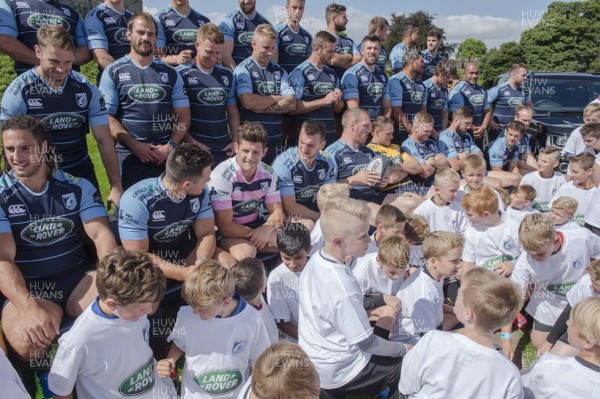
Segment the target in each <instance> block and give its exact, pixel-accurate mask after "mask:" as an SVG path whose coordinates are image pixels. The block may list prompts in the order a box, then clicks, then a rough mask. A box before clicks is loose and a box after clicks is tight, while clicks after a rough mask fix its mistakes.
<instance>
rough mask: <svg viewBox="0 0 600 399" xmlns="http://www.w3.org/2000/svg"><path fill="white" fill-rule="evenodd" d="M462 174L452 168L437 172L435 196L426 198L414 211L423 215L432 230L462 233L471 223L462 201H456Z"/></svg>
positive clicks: (434, 182) (434, 183)
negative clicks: (461, 204)
mask: <svg viewBox="0 0 600 399" xmlns="http://www.w3.org/2000/svg"><path fill="white" fill-rule="evenodd" d="M459 186H460V175H459V174H458V173H457V172H456V171H455V170H454V169H452V168H443V169H440V170H438V171H437V172H436V174H435V178H434V181H433V187H434V196H433V197H431V198H430V199H428V200H425V201H423V202H422V203H421V205H419V206H418V207H417V209H415V211H414V212H413V213H414V214H415V215H419V216H423V217H424V218H425V220H427V224H429V228H430V229H431V231H449V232H451V233H455V234H459V235H462V234H464V232H465V230H466V229H467V227H468V225H469V221H468V220H467V218H466V216H465V213H464V212H463V209H462V208H461V206H460V203H458V202H456V197H457V194H458V188H459Z"/></svg>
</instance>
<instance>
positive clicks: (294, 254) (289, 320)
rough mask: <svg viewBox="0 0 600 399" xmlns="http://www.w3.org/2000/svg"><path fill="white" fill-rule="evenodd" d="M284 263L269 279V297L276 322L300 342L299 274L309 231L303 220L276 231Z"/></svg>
mask: <svg viewBox="0 0 600 399" xmlns="http://www.w3.org/2000/svg"><path fill="white" fill-rule="evenodd" d="M277 247H278V248H279V255H280V256H281V264H280V265H279V266H277V267H276V268H275V269H273V271H271V273H269V278H268V279H267V300H268V301H269V308H270V309H271V313H272V314H273V317H274V318H275V321H276V323H277V326H278V327H279V329H280V330H281V331H282V332H283V333H284V334H285V335H286V337H287V338H288V339H290V340H292V341H293V342H295V343H296V342H298V307H299V306H300V305H299V302H298V298H299V296H300V293H299V291H298V286H299V285H300V274H301V273H302V270H304V266H306V262H308V254H309V252H310V232H309V231H308V229H307V228H306V227H305V226H304V225H302V224H300V223H289V224H284V225H283V227H282V228H281V229H279V230H278V231H277Z"/></svg>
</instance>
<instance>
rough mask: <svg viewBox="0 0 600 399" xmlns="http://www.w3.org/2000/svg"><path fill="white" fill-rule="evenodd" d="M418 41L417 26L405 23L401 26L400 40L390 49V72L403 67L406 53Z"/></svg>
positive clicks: (395, 71) (397, 70) (398, 70)
mask: <svg viewBox="0 0 600 399" xmlns="http://www.w3.org/2000/svg"><path fill="white" fill-rule="evenodd" d="M418 41H419V28H418V27H417V26H414V25H411V24H406V25H404V27H403V28H402V41H401V42H400V43H398V44H396V45H395V46H394V47H393V48H392V51H390V64H391V65H392V72H393V73H398V72H400V71H401V70H402V68H404V64H405V63H406V53H407V52H408V50H411V49H412V48H413V47H414V46H416V45H417V42H418Z"/></svg>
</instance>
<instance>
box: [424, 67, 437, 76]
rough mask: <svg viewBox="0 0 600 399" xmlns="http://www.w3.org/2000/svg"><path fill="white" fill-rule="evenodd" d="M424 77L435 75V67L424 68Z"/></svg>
mask: <svg viewBox="0 0 600 399" xmlns="http://www.w3.org/2000/svg"><path fill="white" fill-rule="evenodd" d="M425 75H435V66H433V65H430V66H428V67H427V68H425Z"/></svg>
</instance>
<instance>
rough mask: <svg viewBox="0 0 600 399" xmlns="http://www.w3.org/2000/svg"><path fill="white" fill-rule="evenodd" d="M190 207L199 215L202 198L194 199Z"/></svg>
mask: <svg viewBox="0 0 600 399" xmlns="http://www.w3.org/2000/svg"><path fill="white" fill-rule="evenodd" d="M190 205H191V206H192V212H194V213H198V211H199V210H200V198H194V199H193V200H191V201H190Z"/></svg>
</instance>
